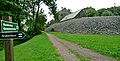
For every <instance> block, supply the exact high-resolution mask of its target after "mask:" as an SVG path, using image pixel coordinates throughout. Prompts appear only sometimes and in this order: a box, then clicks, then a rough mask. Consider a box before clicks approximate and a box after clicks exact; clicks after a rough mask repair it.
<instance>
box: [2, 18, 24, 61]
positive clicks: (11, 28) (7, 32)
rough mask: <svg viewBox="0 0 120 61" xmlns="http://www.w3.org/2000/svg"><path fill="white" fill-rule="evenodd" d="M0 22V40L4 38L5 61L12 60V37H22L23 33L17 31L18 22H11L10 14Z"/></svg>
mask: <svg viewBox="0 0 120 61" xmlns="http://www.w3.org/2000/svg"><path fill="white" fill-rule="evenodd" d="M4 20H5V21H4ZM0 24H1V25H0V29H1V30H0V31H1V32H0V40H4V46H5V61H14V50H13V39H22V38H24V37H25V34H24V33H23V32H18V24H17V23H13V22H12V18H11V17H10V16H6V17H3V20H1V21H0Z"/></svg>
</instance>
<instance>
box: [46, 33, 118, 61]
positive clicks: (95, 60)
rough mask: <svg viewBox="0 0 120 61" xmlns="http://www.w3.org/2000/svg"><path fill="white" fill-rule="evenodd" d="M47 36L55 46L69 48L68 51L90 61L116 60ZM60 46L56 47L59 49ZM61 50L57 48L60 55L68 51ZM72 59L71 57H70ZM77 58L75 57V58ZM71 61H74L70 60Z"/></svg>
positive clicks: (49, 35)
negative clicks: (72, 51)
mask: <svg viewBox="0 0 120 61" xmlns="http://www.w3.org/2000/svg"><path fill="white" fill-rule="evenodd" d="M47 35H48V37H49V38H50V39H51V41H52V43H53V44H54V45H55V46H56V45H59V44H60V45H62V44H63V45H64V46H63V45H62V48H64V49H65V50H66V48H65V47H67V48H69V49H70V50H74V51H75V52H77V53H78V54H80V55H83V56H86V57H89V58H90V61H116V60H114V59H113V58H110V57H106V56H103V55H101V54H98V53H96V52H93V51H91V50H89V49H87V48H83V47H81V46H78V45H76V44H74V43H71V42H68V41H65V40H63V39H59V38H57V37H56V36H53V35H51V34H47ZM56 43H58V44H56ZM60 45H59V46H58V47H60ZM62 48H59V50H60V51H61V52H60V54H61V53H63V54H66V53H67V51H68V50H69V49H67V50H66V51H64V52H63V51H62ZM61 55H62V54H61ZM62 56H63V57H66V56H64V55H62ZM71 58H72V57H71ZM74 58H75V56H74ZM76 58H77V57H76ZM72 61H76V60H72Z"/></svg>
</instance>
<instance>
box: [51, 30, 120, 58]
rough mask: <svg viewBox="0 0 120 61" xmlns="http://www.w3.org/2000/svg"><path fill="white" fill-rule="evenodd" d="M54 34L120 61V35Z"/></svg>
mask: <svg viewBox="0 0 120 61" xmlns="http://www.w3.org/2000/svg"><path fill="white" fill-rule="evenodd" d="M52 34H54V35H56V36H58V37H60V38H62V39H65V40H68V41H71V42H74V43H76V44H78V45H80V46H83V47H85V48H89V49H91V50H93V51H96V52H99V53H100V54H103V55H107V56H110V57H114V58H116V59H118V60H120V35H92V34H64V33H57V32H54V33H52Z"/></svg>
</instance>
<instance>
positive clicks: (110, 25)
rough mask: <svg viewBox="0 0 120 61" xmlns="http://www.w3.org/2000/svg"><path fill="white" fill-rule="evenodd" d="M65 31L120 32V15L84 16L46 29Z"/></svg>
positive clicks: (88, 32) (90, 32)
mask: <svg viewBox="0 0 120 61" xmlns="http://www.w3.org/2000/svg"><path fill="white" fill-rule="evenodd" d="M46 31H47V32H50V31H60V32H64V33H83V34H120V16H106V17H83V18H78V19H71V20H67V21H64V22H61V23H55V24H53V25H51V26H50V27H48V28H47V29H46Z"/></svg>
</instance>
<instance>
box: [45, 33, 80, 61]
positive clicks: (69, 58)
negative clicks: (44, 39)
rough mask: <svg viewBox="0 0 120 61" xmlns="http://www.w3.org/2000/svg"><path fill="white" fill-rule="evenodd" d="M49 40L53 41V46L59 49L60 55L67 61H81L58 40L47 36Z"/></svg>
mask: <svg viewBox="0 0 120 61" xmlns="http://www.w3.org/2000/svg"><path fill="white" fill-rule="evenodd" d="M47 35H48V37H49V39H50V40H51V41H52V43H53V45H54V46H55V47H56V48H57V49H58V51H59V53H60V55H61V56H62V57H63V58H64V60H65V61H79V59H78V58H77V57H76V56H75V55H74V54H72V53H71V52H70V51H69V50H68V49H67V48H66V47H64V46H63V45H62V44H61V43H60V42H59V41H58V38H56V37H54V36H52V35H50V34H47Z"/></svg>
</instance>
